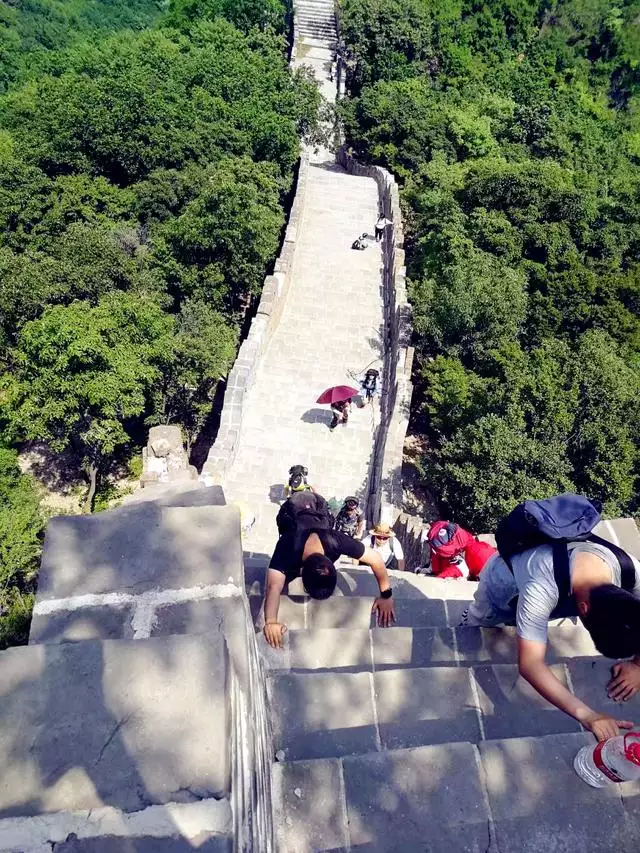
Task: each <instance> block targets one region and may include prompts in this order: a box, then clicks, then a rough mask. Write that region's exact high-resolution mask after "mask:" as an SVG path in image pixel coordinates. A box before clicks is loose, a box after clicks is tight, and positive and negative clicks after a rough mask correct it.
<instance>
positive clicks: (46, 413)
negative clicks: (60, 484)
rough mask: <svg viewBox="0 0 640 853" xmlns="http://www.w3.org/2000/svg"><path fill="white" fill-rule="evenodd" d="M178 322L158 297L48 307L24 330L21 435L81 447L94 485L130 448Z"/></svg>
mask: <svg viewBox="0 0 640 853" xmlns="http://www.w3.org/2000/svg"><path fill="white" fill-rule="evenodd" d="M171 331H172V330H171V320H170V318H169V317H167V316H166V315H164V314H163V312H162V310H161V309H160V307H159V306H158V305H157V304H156V303H155V302H153V301H152V300H150V299H144V298H142V297H138V296H135V295H133V294H115V293H109V294H106V295H105V296H103V297H102V299H101V300H100V301H99V302H98V304H97V305H96V306H92V305H90V303H88V302H74V303H72V304H71V305H69V306H66V307H63V306H54V307H50V308H47V309H46V310H45V311H44V313H43V314H42V316H41V317H40V318H39V319H37V320H31V321H29V322H28V323H26V324H25V326H24V327H23V329H22V331H21V333H20V337H19V341H18V346H17V348H16V350H15V352H14V358H15V365H14V373H13V377H12V383H11V385H10V389H9V404H10V406H9V408H10V412H11V418H12V425H13V430H14V433H15V434H17V435H19V436H24V437H25V438H30V439H41V440H43V441H47V442H48V443H49V444H50V446H51V447H52V448H53V449H54V450H58V451H62V450H64V449H66V448H68V447H74V448H75V449H76V450H77V451H78V452H79V454H81V456H82V458H83V460H84V465H85V467H86V471H87V475H88V478H89V482H90V487H89V492H88V495H87V500H86V508H87V509H88V510H89V509H91V506H92V502H93V496H94V494H95V488H96V482H97V478H98V476H99V474H100V472H101V470H102V468H103V466H104V463H105V460H106V458H107V457H108V455H109V454H111V453H113V451H114V450H115V448H116V447H118V446H119V445H121V444H124V443H126V441H127V440H128V435H127V432H126V422H127V420H128V419H130V418H135V417H137V416H140V415H141V414H142V413H143V412H144V411H145V408H146V406H147V400H148V396H149V394H150V393H151V390H152V388H153V386H154V385H155V384H156V383H157V382H158V381H159V379H160V377H161V365H162V364H163V362H164V361H165V359H166V357H167V356H166V354H167V353H168V352H170V351H171V343H172V341H171Z"/></svg>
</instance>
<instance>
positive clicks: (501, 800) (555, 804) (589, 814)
mask: <svg viewBox="0 0 640 853" xmlns="http://www.w3.org/2000/svg"><path fill="white" fill-rule="evenodd" d="M586 743H590V744H593V743H595V741H594V739H593V737H592V736H591V735H590V734H586V733H585V734H571V735H549V736H547V737H540V738H520V739H513V740H499V741H492V742H491V741H488V742H486V743H483V744H481V745H480V754H481V756H482V764H483V768H484V772H485V779H486V784H487V788H488V793H489V802H490V806H491V812H492V815H493V819H494V822H495V828H496V835H497V844H498V848H499V850H500V853H512V851H514V852H515V851H519V853H572V851H578V850H580V851H585V853H609V851H613V850H615V851H616V853H637V851H638V849H640V835H639V824H638V823H637V821H636V820H634V819H633V816H630V815H629V814H628V813H627V812H626V811H625V809H624V808H623V805H622V801H621V799H620V791H619V789H618V786H616V785H612V786H610V787H608V788H600V789H596V788H591V787H590V786H589V785H587V784H586V783H585V782H583V781H582V780H581V779H580V778H579V777H578V776H577V775H576V773H575V771H574V770H573V759H574V757H575V755H576V753H577V752H578V750H579V749H580V748H581V747H582V746H583V745H584V744H586ZM630 817H631V819H630ZM454 849H455V848H454Z"/></svg>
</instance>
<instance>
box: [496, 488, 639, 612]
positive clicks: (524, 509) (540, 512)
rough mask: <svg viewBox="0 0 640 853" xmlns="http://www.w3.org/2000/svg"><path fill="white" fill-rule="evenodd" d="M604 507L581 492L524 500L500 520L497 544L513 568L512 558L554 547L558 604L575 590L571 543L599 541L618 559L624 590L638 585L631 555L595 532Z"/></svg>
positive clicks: (504, 558) (554, 573) (598, 542)
mask: <svg viewBox="0 0 640 853" xmlns="http://www.w3.org/2000/svg"><path fill="white" fill-rule="evenodd" d="M601 509H602V507H601V505H600V504H599V503H598V502H597V501H590V500H588V499H587V498H584V497H582V496H581V495H574V494H571V493H569V492H568V493H565V494H562V495H556V496H555V497H553V498H546V499H545V500H539V501H524V503H521V504H518V506H517V507H516V508H515V509H513V510H512V511H511V512H510V513H509V515H506V516H505V517H504V518H503V519H501V521H500V522H499V523H498V526H497V528H496V545H497V546H498V551H499V552H500V556H501V557H502V558H503V560H504V561H505V563H506V564H507V566H508V567H509V569H510V570H511V571H512V572H513V567H512V565H511V559H512V557H514V556H516V554H521V553H522V552H523V551H527V550H529V548H535V546H536V545H551V546H552V547H553V575H554V578H555V582H556V585H557V587H558V593H559V598H558V604H559V605H560V604H561V603H562V602H564V601H566V600H567V599H568V598H569V596H570V593H571V573H570V570H569V549H568V547H567V546H568V544H569V543H571V542H595V543H596V544H598V545H601V546H603V547H604V548H607V549H608V550H609V551H611V552H612V554H613V555H614V556H615V557H616V559H617V560H618V563H619V564H620V570H621V585H622V589H626V590H631V589H633V587H634V586H635V582H636V571H635V568H634V565H633V561H632V559H631V557H630V556H629V555H628V554H627V552H626V551H624V550H623V549H622V548H620V547H618V545H614V544H613V542H608V541H607V540H606V539H602V538H601V537H600V536H596V534H595V533H593V529H594V527H596V525H597V524H598V523H599V522H600V521H601V519H602V516H601V515H600V511H601Z"/></svg>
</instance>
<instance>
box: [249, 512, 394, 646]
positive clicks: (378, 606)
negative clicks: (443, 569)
mask: <svg viewBox="0 0 640 853" xmlns="http://www.w3.org/2000/svg"><path fill="white" fill-rule="evenodd" d="M341 555H344V556H347V557H351V558H352V559H355V560H358V561H359V562H360V563H364V564H365V565H367V566H370V567H371V570H372V571H373V574H374V575H375V578H376V580H377V581H378V586H379V588H380V595H379V596H378V597H377V598H376V600H375V601H374V602H373V607H372V608H371V610H372V612H373V613H375V614H376V616H377V622H378V626H380V627H385V628H386V627H388V626H389V625H392V624H393V622H394V621H395V610H394V603H393V598H392V592H391V584H390V583H389V575H388V574H387V570H386V568H385V565H384V562H383V561H382V557H381V556H380V555H379V554H378V553H377V552H376V551H374V550H373V548H367V547H365V545H364V543H363V542H358V540H357V539H354V538H353V537H351V536H347V535H346V534H345V533H339V532H338V531H337V530H325V529H318V528H311V529H309V528H305V527H304V526H297V527H296V528H295V529H293V530H289V531H287V532H286V533H284V534H283V535H282V536H281V537H280V539H279V540H278V542H277V544H276V547H275V550H274V552H273V556H272V557H271V562H270V563H269V568H268V570H267V584H266V586H267V590H266V595H265V600H264V623H265V624H264V636H265V639H266V640H267V642H268V643H269V645H270V646H273V648H274V649H281V648H282V638H283V636H284V634H285V633H286V630H287V627H286V625H283V624H282V623H281V622H279V621H278V608H279V605H280V594H281V593H282V590H283V588H284V585H285V584H286V583H289V582H290V581H292V580H293V579H294V578H297V577H300V576H301V577H302V583H303V585H304V588H305V590H306V592H307V594H308V595H310V596H311V598H317V599H324V598H329V597H330V596H331V595H332V594H333V591H334V590H335V588H336V581H337V572H336V567H335V565H334V563H335V562H336V561H337V560H338V559H339V558H340V556H341Z"/></svg>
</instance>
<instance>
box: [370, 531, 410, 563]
mask: <svg viewBox="0 0 640 853" xmlns="http://www.w3.org/2000/svg"><path fill="white" fill-rule="evenodd" d="M362 541H363V542H364V544H365V545H366V546H367V548H373V550H374V551H377V552H378V554H380V556H381V557H382V559H383V561H384V563H385V565H386V563H387V560H388V559H389V557H390V556H391V555H392V554H393V556H394V557H395V558H396V560H404V551H403V550H402V545H401V544H400V543H399V542H398V540H397V539H396V537H395V536H391V537H390V538H389V539H386V540H385V541H384V543H383V544H382V545H379V544H373V543H374V542H375V539H374V538H373V536H372V535H371V534H370V533H367V535H366V536H364V537H363V538H362Z"/></svg>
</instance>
